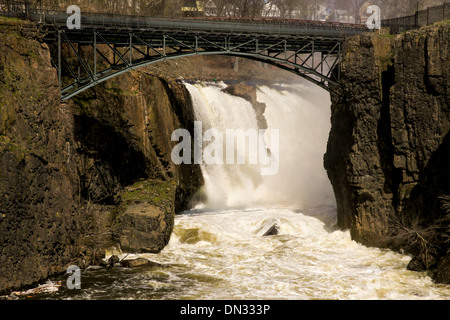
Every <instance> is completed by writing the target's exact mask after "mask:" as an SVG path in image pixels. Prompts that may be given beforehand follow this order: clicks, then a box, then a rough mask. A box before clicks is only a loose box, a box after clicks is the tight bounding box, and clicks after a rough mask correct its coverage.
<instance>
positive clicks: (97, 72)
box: [46, 29, 341, 101]
mask: <svg viewBox="0 0 450 320" xmlns="http://www.w3.org/2000/svg"><path fill="white" fill-rule="evenodd" d="M46 40H47V42H49V43H50V44H51V48H52V50H53V52H52V57H53V59H54V60H53V64H54V66H55V67H56V68H57V70H58V79H59V84H60V88H61V99H62V100H63V101H66V100H68V99H70V98H72V97H74V96H76V95H77V94H79V93H81V92H83V91H85V90H87V89H89V88H91V87H93V86H95V85H96V84H98V83H100V82H103V81H106V80H108V79H111V78H113V77H116V76H118V75H120V74H123V73H125V72H127V71H130V70H134V69H137V68H140V67H143V66H147V65H150V64H153V63H157V62H160V61H165V60H171V59H175V58H179V57H188V56H194V55H230V56H236V57H244V58H248V59H253V60H256V61H261V62H264V63H267V64H271V65H274V66H277V67H279V68H281V69H284V70H287V71H290V72H293V73H295V74H297V75H299V76H301V77H303V78H305V79H308V80H309V81H311V82H313V83H315V84H317V85H319V86H320V87H322V88H324V89H325V90H327V91H331V92H332V91H333V88H334V87H335V86H337V85H338V83H339V81H340V64H339V62H340V57H341V41H340V39H333V38H330V39H326V38H319V37H300V36H299V37H293V36H278V37H277V36H273V35H268V36H261V35H251V34H243V35H242V34H241V35H232V34H208V33H195V34H189V33H187V32H175V33H169V32H157V31H155V32H151V33H149V32H144V31H142V32H140V31H139V30H128V31H127V32H124V30H106V29H105V30H101V29H90V30H89V29H88V30H86V29H84V30H82V31H76V30H65V29H58V30H56V31H55V32H54V33H50V35H49V37H47V39H46ZM55 60H56V61H55Z"/></svg>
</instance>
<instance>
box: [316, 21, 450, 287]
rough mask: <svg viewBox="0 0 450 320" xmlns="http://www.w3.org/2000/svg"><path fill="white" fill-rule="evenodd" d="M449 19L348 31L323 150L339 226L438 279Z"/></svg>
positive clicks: (445, 235) (448, 113)
mask: <svg viewBox="0 0 450 320" xmlns="http://www.w3.org/2000/svg"><path fill="white" fill-rule="evenodd" d="M449 27H450V24H449V23H448V22H447V23H440V24H437V25H434V26H430V27H427V28H423V29H420V30H415V31H411V32H408V33H404V34H401V35H398V36H391V35H379V34H365V35H361V36H357V37H353V38H350V39H348V41H347V42H346V43H345V45H344V59H343V61H342V87H340V88H338V89H337V94H335V95H333V96H332V119H331V121H332V130H331V133H330V139H329V143H328V150H327V153H326V155H325V158H324V164H325V168H326V170H327V172H328V175H329V178H330V180H331V182H332V185H333V188H334V192H335V195H336V201H337V207H338V208H337V210H338V221H339V225H340V227H342V228H346V229H350V230H351V234H352V237H353V238H354V239H355V240H357V241H359V242H362V243H364V244H366V245H373V246H380V247H390V248H394V249H399V250H405V251H406V252H408V253H411V254H412V255H414V256H415V259H413V261H412V263H410V265H409V268H411V269H417V270H436V267H437V266H438V268H437V272H436V273H434V275H435V277H436V279H438V280H439V281H441V282H447V283H448V282H450V278H449V277H448V276H449V274H448V268H449V267H450V266H449V259H448V254H449V247H450V245H449V244H450V242H449V239H450V230H449V228H450V217H449V212H448V210H447V209H446V208H445V206H446V201H448V197H446V196H448V195H449V194H450V182H449V181H450V169H449V163H450V135H449V129H450V104H449V97H448V93H449V85H450V78H449V75H450V72H449V71H450V62H449V47H448V44H449V35H450V33H449ZM446 199H447V200H446ZM445 275H446V276H445Z"/></svg>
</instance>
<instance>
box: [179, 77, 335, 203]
mask: <svg viewBox="0 0 450 320" xmlns="http://www.w3.org/2000/svg"><path fill="white" fill-rule="evenodd" d="M185 85H186V87H187V89H188V90H189V92H190V94H191V97H192V101H193V105H194V113H195V118H196V120H197V121H200V122H201V124H202V130H203V132H205V131H206V130H208V129H214V130H217V131H218V132H220V133H222V135H223V136H226V130H230V129H234V130H238V129H241V130H244V131H245V130H249V129H250V130H255V132H256V131H257V130H259V129H261V128H258V121H257V115H256V112H255V110H254V108H253V106H252V104H251V103H250V102H249V101H247V100H245V99H243V98H241V97H237V96H233V95H230V94H228V93H226V92H224V90H223V89H225V88H226V87H227V85H226V84H224V83H222V82H220V83H217V84H216V83H196V84H190V83H186V84H185ZM257 100H258V102H261V103H264V104H265V105H266V109H265V112H264V117H265V119H266V122H267V125H268V129H269V130H278V132H279V151H278V150H277V151H278V152H276V153H277V154H275V157H273V160H275V161H278V164H277V165H278V166H279V169H278V172H277V173H276V174H274V175H261V170H260V169H261V165H260V164H256V165H255V164H250V163H248V162H246V163H245V164H206V163H202V164H201V169H202V173H203V176H204V179H205V186H204V190H203V191H204V193H205V195H206V198H207V201H206V203H205V204H204V205H205V206H206V207H207V208H210V209H224V208H230V207H234V208H248V207H262V206H280V205H281V206H294V207H302V208H303V207H315V206H333V205H334V204H335V202H334V201H335V200H334V194H333V191H332V188H331V185H330V182H329V180H328V178H327V175H326V172H325V170H324V168H323V155H324V153H325V151H326V144H327V140H328V134H329V131H330V104H331V102H330V98H329V95H328V94H327V93H326V92H325V91H324V90H323V89H320V88H319V87H315V86H310V85H305V84H278V85H274V86H271V87H268V86H258V87H257ZM226 143H227V144H228V143H230V141H226ZM206 146H207V143H206V144H204V145H203V148H205V147H206ZM244 148H245V147H244ZM269 149H270V148H269ZM236 151H237V153H244V154H245V156H246V159H248V156H249V155H248V146H247V148H246V149H243V148H239V147H237V150H236ZM271 151H274V150H271ZM272 156H273V154H272Z"/></svg>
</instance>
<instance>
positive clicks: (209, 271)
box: [149, 83, 450, 299]
mask: <svg viewBox="0 0 450 320" xmlns="http://www.w3.org/2000/svg"><path fill="white" fill-rule="evenodd" d="M186 86H187V88H188V90H189V92H190V93H191V96H192V98H193V102H194V107H195V114H196V119H197V120H199V121H202V123H203V130H206V129H208V128H216V129H218V130H219V131H224V130H225V129H236V128H241V129H244V130H245V129H249V128H257V119H256V114H255V111H254V110H253V108H252V106H251V104H250V103H249V102H247V101H246V100H244V99H242V98H238V97H235V96H231V95H228V94H226V93H224V92H223V91H222V89H224V88H225V87H226V85H225V84H223V83H221V84H186ZM257 98H258V101H259V102H263V103H265V104H266V110H265V113H264V115H265V117H266V120H267V124H268V127H269V128H272V129H279V130H280V151H279V157H278V158H279V165H280V168H279V172H278V174H276V175H274V176H261V175H260V174H259V171H258V168H257V167H256V168H255V166H249V165H205V164H204V165H202V171H203V175H204V177H205V183H206V185H205V190H204V192H205V194H206V196H207V201H206V202H205V203H204V204H203V205H201V206H199V207H198V208H197V209H196V210H192V211H190V212H186V213H185V214H182V215H180V216H177V218H176V225H175V229H174V233H173V235H172V238H171V241H170V243H169V245H168V246H167V247H166V248H165V249H164V250H163V251H162V252H161V253H160V254H158V255H156V256H155V255H151V256H149V258H150V259H152V260H153V261H157V262H160V263H162V264H163V265H170V266H171V268H170V269H165V270H160V271H158V272H162V274H164V276H162V277H163V278H164V277H165V279H166V281H165V282H164V286H166V290H167V292H168V293H167V294H165V295H164V296H163V298H165V299H180V298H188V299H448V298H450V287H449V286H445V285H436V284H434V283H433V282H432V280H431V278H430V277H428V276H427V275H426V274H425V273H416V272H411V271H408V270H406V268H405V267H406V265H407V263H408V261H409V260H410V257H408V256H406V255H401V254H398V253H394V252H391V251H389V250H380V249H376V248H367V247H365V246H362V245H360V244H358V243H356V242H354V241H352V240H351V237H350V234H349V232H347V231H340V230H337V229H336V228H335V222H336V213H335V209H334V205H335V203H334V196H333V192H332V189H331V186H330V183H329V181H328V179H327V176H326V173H325V170H324V169H323V161H322V159H323V154H324V153H325V151H326V150H325V149H326V143H327V139H328V134H329V129H330V101H329V97H328V95H327V93H325V92H324V91H322V90H321V89H319V88H315V87H311V86H305V85H280V86H275V88H269V87H266V86H260V87H259V88H258V94H257ZM241 152H244V151H243V150H241ZM272 226H276V227H277V228H278V234H277V235H271V236H263V235H264V233H265V232H267V231H268V230H269V229H270V227H272ZM160 276H161V274H160ZM151 285H154V286H161V282H160V281H156V282H152V283H151ZM171 287H172V289H173V291H171V290H170V289H169V288H171ZM169 292H170V293H169Z"/></svg>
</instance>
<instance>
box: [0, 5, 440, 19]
mask: <svg viewBox="0 0 450 320" xmlns="http://www.w3.org/2000/svg"><path fill="white" fill-rule="evenodd" d="M10 2H15V1H12V0H0V4H1V3H10ZM29 2H30V3H31V4H32V5H33V6H34V7H37V8H40V9H59V10H64V9H65V8H67V7H68V6H69V5H78V6H79V7H80V8H82V10H83V11H86V12H104V13H112V14H129V15H146V16H162V17H181V16H183V12H186V11H183V7H189V8H193V7H196V8H197V9H198V13H197V14H198V15H208V16H226V17H252V18H256V17H268V16H275V17H280V18H293V19H311V20H316V19H318V18H319V13H320V12H323V11H324V8H326V9H327V11H333V10H345V11H347V12H348V13H349V15H351V16H353V17H356V18H358V17H359V16H360V14H361V8H363V7H364V5H365V4H366V3H369V4H375V5H378V6H379V7H380V8H381V13H382V18H393V17H399V16H406V15H412V14H414V13H415V11H416V10H417V9H420V10H422V9H425V8H426V7H432V6H436V5H440V4H442V3H443V2H444V1H438V0H420V1H418V0H398V1H396V0H371V1H367V0H322V1H320V0H66V1H56V0H29Z"/></svg>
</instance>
